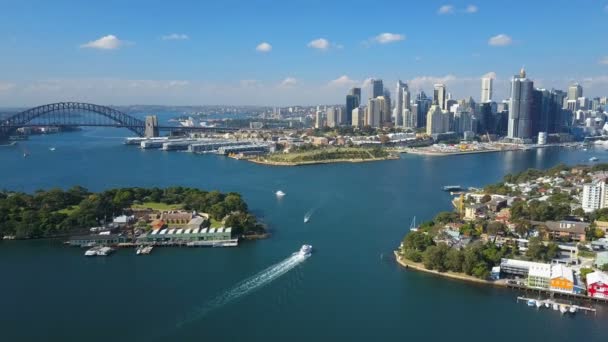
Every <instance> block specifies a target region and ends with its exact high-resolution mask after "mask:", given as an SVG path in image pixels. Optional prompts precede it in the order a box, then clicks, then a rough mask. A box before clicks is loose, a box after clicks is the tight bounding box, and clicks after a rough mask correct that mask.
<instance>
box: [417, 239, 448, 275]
mask: <svg viewBox="0 0 608 342" xmlns="http://www.w3.org/2000/svg"><path fill="white" fill-rule="evenodd" d="M449 249H450V247H448V246H447V245H446V244H444V243H441V244H439V245H436V246H429V247H428V248H427V249H426V250H425V251H424V252H423V253H422V262H423V263H424V267H426V268H428V269H429V270H437V271H439V272H445V271H446V267H445V264H444V259H445V256H446V254H447V252H448V250H449Z"/></svg>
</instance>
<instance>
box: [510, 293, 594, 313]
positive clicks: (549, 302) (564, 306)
mask: <svg viewBox="0 0 608 342" xmlns="http://www.w3.org/2000/svg"><path fill="white" fill-rule="evenodd" d="M520 301H523V302H525V303H526V305H528V306H530V307H535V308H537V309H543V308H544V309H552V310H555V311H559V312H560V313H561V314H562V315H563V314H575V313H577V312H579V311H580V312H583V313H585V314H587V313H592V314H594V315H595V314H596V313H597V310H596V309H595V308H592V307H587V306H581V305H577V304H573V303H566V302H563V301H557V300H554V299H549V298H548V299H540V298H528V297H521V296H518V297H517V302H518V303H519V302H520Z"/></svg>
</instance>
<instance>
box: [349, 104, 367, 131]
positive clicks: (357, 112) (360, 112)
mask: <svg viewBox="0 0 608 342" xmlns="http://www.w3.org/2000/svg"><path fill="white" fill-rule="evenodd" d="M352 114H353V116H352V123H351V124H352V125H353V127H362V126H364V125H365V122H364V119H365V109H364V108H363V107H357V108H355V109H353V113H352Z"/></svg>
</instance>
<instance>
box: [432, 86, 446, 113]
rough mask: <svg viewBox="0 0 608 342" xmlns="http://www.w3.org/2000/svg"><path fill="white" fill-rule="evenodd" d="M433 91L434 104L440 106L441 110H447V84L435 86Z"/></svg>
mask: <svg viewBox="0 0 608 342" xmlns="http://www.w3.org/2000/svg"><path fill="white" fill-rule="evenodd" d="M434 88H435V89H434V91H433V104H436V105H439V108H441V110H446V109H447V108H446V101H447V93H446V89H445V84H441V83H438V84H435V86H434Z"/></svg>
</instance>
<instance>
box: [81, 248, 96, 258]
mask: <svg viewBox="0 0 608 342" xmlns="http://www.w3.org/2000/svg"><path fill="white" fill-rule="evenodd" d="M98 249H99V248H98V247H93V248H91V249H87V251H86V252H84V255H85V256H96V255H97V250H98Z"/></svg>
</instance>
